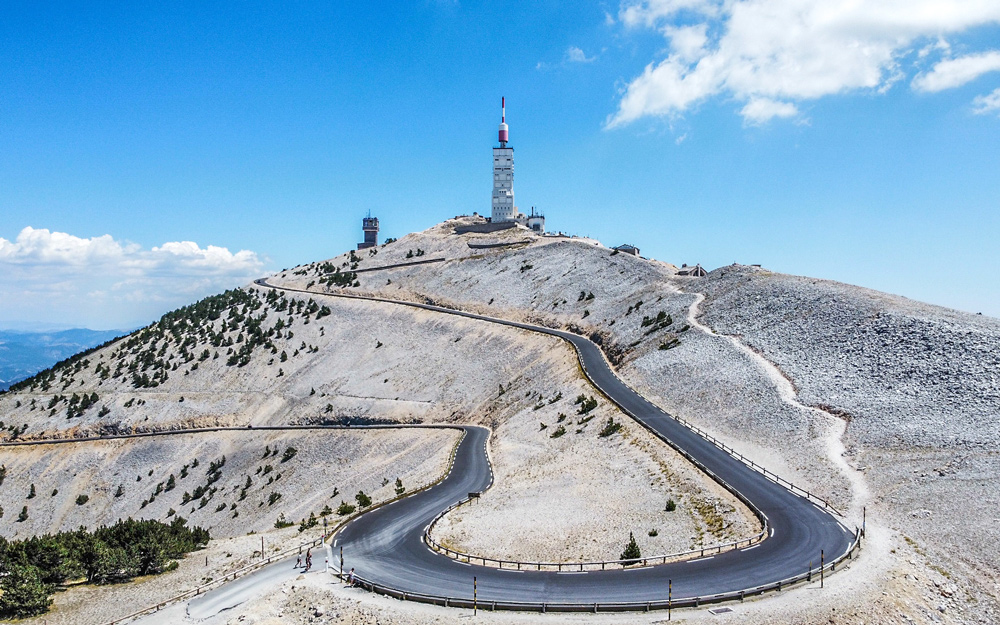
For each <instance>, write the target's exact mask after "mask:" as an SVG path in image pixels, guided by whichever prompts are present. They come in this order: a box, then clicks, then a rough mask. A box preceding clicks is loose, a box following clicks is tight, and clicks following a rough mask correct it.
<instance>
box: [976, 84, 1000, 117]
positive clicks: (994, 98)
mask: <svg viewBox="0 0 1000 625" xmlns="http://www.w3.org/2000/svg"><path fill="white" fill-rule="evenodd" d="M972 112H973V113H975V114H976V115H985V114H986V113H1000V88H997V89H994V90H993V93H988V94H986V95H981V96H977V97H976V98H975V99H974V100H972Z"/></svg>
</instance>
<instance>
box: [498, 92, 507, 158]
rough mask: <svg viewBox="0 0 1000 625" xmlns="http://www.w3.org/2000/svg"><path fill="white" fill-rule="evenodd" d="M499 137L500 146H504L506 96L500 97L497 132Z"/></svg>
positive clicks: (505, 141)
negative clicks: (498, 129)
mask: <svg viewBox="0 0 1000 625" xmlns="http://www.w3.org/2000/svg"><path fill="white" fill-rule="evenodd" d="M497 134H498V136H499V139H500V147H505V146H506V145H507V141H508V138H507V137H508V133H507V98H505V97H501V98H500V132H499V133H497Z"/></svg>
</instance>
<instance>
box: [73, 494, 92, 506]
mask: <svg viewBox="0 0 1000 625" xmlns="http://www.w3.org/2000/svg"><path fill="white" fill-rule="evenodd" d="M88 501H90V496H89V495H77V496H76V505H78V506H82V505H83V504H85V503H87V502H88Z"/></svg>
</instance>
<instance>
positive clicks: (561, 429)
mask: <svg viewBox="0 0 1000 625" xmlns="http://www.w3.org/2000/svg"><path fill="white" fill-rule="evenodd" d="M565 433H566V428H565V427H563V426H561V425H560V426H559V427H558V428H556V431H555V432H553V433H552V434H550V435H549V438H559V437H560V436H562V435H563V434H565Z"/></svg>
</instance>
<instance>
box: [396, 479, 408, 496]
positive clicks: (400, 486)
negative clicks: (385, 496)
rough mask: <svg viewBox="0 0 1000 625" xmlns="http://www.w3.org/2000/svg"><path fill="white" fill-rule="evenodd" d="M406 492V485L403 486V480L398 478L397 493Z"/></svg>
mask: <svg viewBox="0 0 1000 625" xmlns="http://www.w3.org/2000/svg"><path fill="white" fill-rule="evenodd" d="M405 492H406V487H405V486H403V480H401V479H399V478H398V477H397V478H396V495H402V494H403V493H405Z"/></svg>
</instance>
